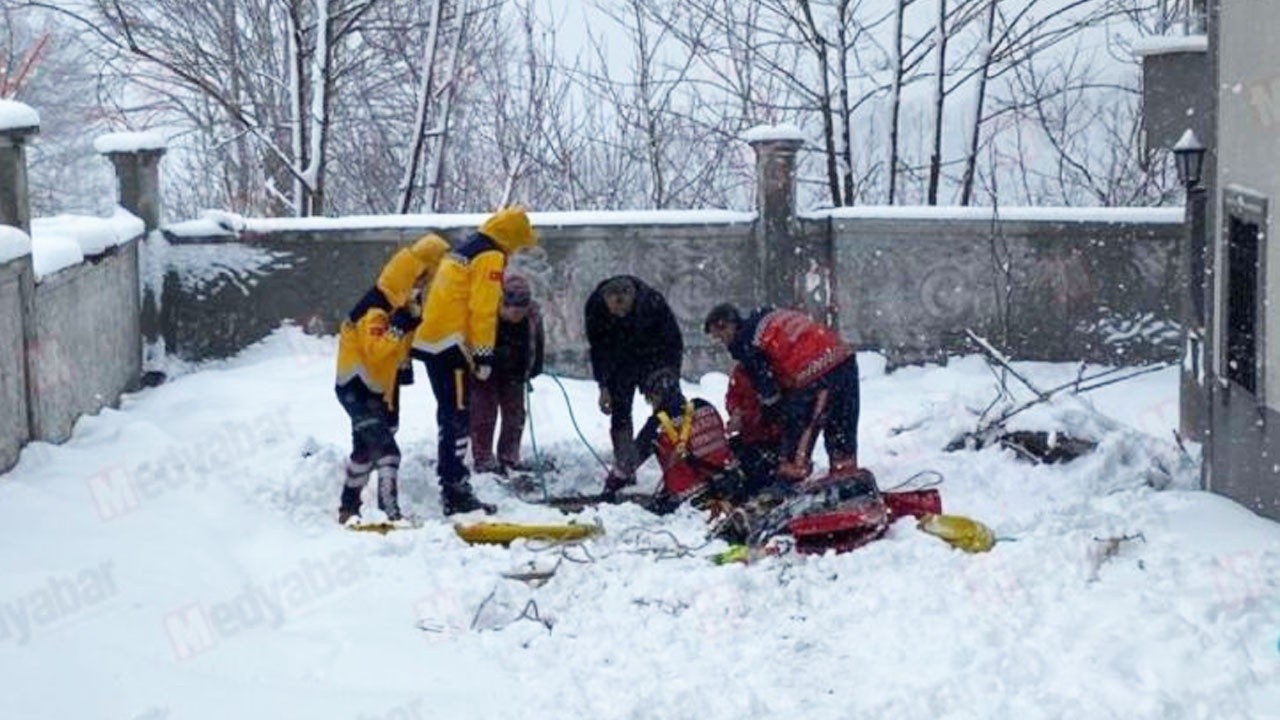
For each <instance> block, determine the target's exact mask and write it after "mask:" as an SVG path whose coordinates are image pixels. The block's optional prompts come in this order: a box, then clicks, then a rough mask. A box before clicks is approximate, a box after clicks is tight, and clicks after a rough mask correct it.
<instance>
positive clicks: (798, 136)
mask: <svg viewBox="0 0 1280 720" xmlns="http://www.w3.org/2000/svg"><path fill="white" fill-rule="evenodd" d="M742 139H743V140H744V141H746V142H749V143H755V142H770V141H774V140H795V141H798V142H804V133H803V132H801V131H800V128H798V127H796V126H795V125H757V126H755V127H753V128H751V129H750V130H748V131H746V132H744V133H742Z"/></svg>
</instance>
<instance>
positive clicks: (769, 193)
mask: <svg viewBox="0 0 1280 720" xmlns="http://www.w3.org/2000/svg"><path fill="white" fill-rule="evenodd" d="M743 139H744V140H746V141H747V142H748V143H750V145H751V149H753V150H755V152H756V203H757V205H758V212H759V213H760V216H759V218H757V220H756V230H755V232H756V242H757V244H758V248H759V251H760V253H759V257H760V259H761V268H760V277H759V278H758V283H759V285H758V288H759V293H758V296H759V297H760V298H761V299H762V300H764V301H765V302H768V303H769V304H772V305H778V306H782V307H792V306H795V305H796V304H797V299H798V298H797V297H796V283H795V280H796V276H797V273H798V272H799V271H800V269H799V268H798V267H797V265H798V262H797V258H796V255H797V249H798V240H799V238H798V235H799V233H798V232H797V221H796V153H797V152H798V151H799V150H800V148H801V147H803V146H804V135H803V134H802V133H801V132H800V129H799V128H797V127H795V126H793V125H761V126H758V127H754V128H752V129H750V130H748V131H747V132H746V134H745V135H743Z"/></svg>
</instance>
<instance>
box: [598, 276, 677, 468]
mask: <svg viewBox="0 0 1280 720" xmlns="http://www.w3.org/2000/svg"><path fill="white" fill-rule="evenodd" d="M586 327H587V344H588V345H589V346H590V348H591V373H592V375H593V376H594V377H595V380H596V384H597V385H598V386H599V387H600V412H602V413H604V414H605V415H608V416H609V436H610V439H611V440H612V441H613V458H614V469H613V471H612V472H611V473H610V475H609V478H608V479H607V480H606V481H605V491H606V492H616V491H617V490H618V489H620V488H622V487H624V486H626V485H630V484H632V483H634V482H635V469H636V447H635V440H634V436H633V434H632V425H631V403H632V401H633V400H634V398H635V393H636V387H637V386H638V385H639V384H640V381H641V380H642V379H644V378H647V377H649V376H650V375H652V374H653V373H654V371H656V370H659V369H667V370H670V371H672V372H674V373H675V374H676V375H677V376H679V374H680V366H681V360H682V359H683V357H684V339H683V338H682V337H681V335H680V326H679V325H678V324H677V323H676V316H675V314H674V313H672V312H671V307H670V306H669V305H667V300H666V298H664V297H663V296H662V293H660V292H658V291H657V290H654V289H653V288H651V287H649V286H648V285H646V284H645V283H644V282H643V281H642V280H640V278H637V277H634V276H632V275H618V276H615V277H611V278H609V279H607V280H605V281H604V282H602V283H600V284H599V285H598V286H596V289H595V290H594V291H593V292H592V293H591V295H590V297H588V298H587V305H586Z"/></svg>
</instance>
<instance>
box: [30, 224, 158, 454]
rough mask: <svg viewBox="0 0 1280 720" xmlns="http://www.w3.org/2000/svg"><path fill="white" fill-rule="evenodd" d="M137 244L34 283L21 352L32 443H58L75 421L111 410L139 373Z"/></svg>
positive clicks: (136, 381) (129, 388) (108, 252)
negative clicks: (30, 324) (30, 330)
mask: <svg viewBox="0 0 1280 720" xmlns="http://www.w3.org/2000/svg"><path fill="white" fill-rule="evenodd" d="M138 288H139V278H138V243H137V242H136V241H133V242H129V243H127V244H125V245H122V246H119V247H116V248H112V249H110V250H108V251H107V252H106V253H103V254H102V255H100V256H98V257H96V258H93V259H92V260H90V261H88V262H85V263H82V264H79V265H74V266H72V267H69V268H66V269H65V270H61V271H59V272H57V273H54V274H53V275H51V276H48V277H45V278H44V279H42V280H41V281H40V282H39V283H38V284H37V285H36V288H35V306H34V310H35V314H34V318H33V321H34V331H35V336H34V338H33V340H32V343H31V345H30V346H29V347H28V348H27V358H28V363H27V366H28V368H30V373H31V375H30V378H29V383H30V392H29V393H28V395H29V398H30V402H31V406H32V410H33V413H32V437H33V438H35V439H38V440H47V441H50V442H62V441H63V440H66V439H67V438H68V437H70V436H71V428H72V426H74V425H75V421H76V419H77V418H78V417H79V416H80V415H82V414H86V413H94V412H97V411H98V410H100V409H102V408H103V407H105V406H108V405H114V404H115V403H116V401H117V400H118V399H119V397H120V393H121V392H124V391H126V390H132V389H135V388H136V387H137V385H138V380H139V378H140V377H141V374H142V341H141V329H140V328H139V324H138V322H139V305H140V299H139V294H138Z"/></svg>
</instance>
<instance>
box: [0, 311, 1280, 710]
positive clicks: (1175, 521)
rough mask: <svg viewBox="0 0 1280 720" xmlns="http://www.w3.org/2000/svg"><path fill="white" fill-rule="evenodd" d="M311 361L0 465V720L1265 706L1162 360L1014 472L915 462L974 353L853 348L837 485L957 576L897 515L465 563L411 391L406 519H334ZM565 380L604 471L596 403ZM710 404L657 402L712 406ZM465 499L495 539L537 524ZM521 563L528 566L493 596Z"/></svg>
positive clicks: (291, 354)
mask: <svg viewBox="0 0 1280 720" xmlns="http://www.w3.org/2000/svg"><path fill="white" fill-rule="evenodd" d="M332 352H333V342H332V340H331V339H317V338H312V337H308V336H305V335H303V334H301V333H300V332H297V331H294V330H285V331H282V332H280V333H277V334H276V335H275V336H273V337H272V338H271V339H270V340H269V341H267V342H266V343H264V344H262V345H260V346H257V347H255V348H252V349H250V350H249V351H246V352H245V353H244V354H243V355H242V356H241V357H240V358H237V359H236V360H234V361H230V362H226V363H219V364H217V365H213V366H208V367H206V368H204V369H202V370H201V371H199V372H195V373H192V374H189V375H185V376H182V377H178V378H176V379H174V380H172V381H171V382H169V383H168V384H166V385H164V386H161V387H159V388H155V389H152V390H147V391H144V392H142V393H139V394H137V395H134V396H130V397H128V398H126V399H125V400H124V402H123V403H122V407H121V409H120V410H106V411H103V412H102V413H101V414H100V415H98V416H95V417H91V418H85V419H83V420H82V421H81V422H80V423H79V424H78V425H77V428H76V432H75V436H74V437H73V439H72V440H71V441H69V442H68V443H67V444H65V445H62V446H58V447H53V446H49V445H44V444H34V445H32V446H31V447H29V448H28V449H27V450H26V451H25V452H24V453H23V456H22V458H21V461H20V462H19V464H18V466H17V467H16V468H15V469H14V470H12V471H11V472H10V473H8V474H7V475H4V476H0V527H3V528H4V533H5V535H6V537H7V539H8V541H7V542H5V543H3V546H2V547H0V566H2V567H4V568H5V572H4V574H3V576H2V578H3V579H0V672H3V674H4V676H5V678H6V683H5V687H6V691H5V692H3V693H0V717H4V718H46V717H47V718H63V717H94V718H142V717H151V718H164V717H172V718H219V719H222V718H226V717H229V716H234V717H245V718H285V717H306V718H360V717H364V718H412V717H418V718H427V717H433V718H434V717H451V718H454V717H495V716H497V713H504V716H507V717H584V718H588V717H589V718H615V717H616V718H651V717H652V718H687V717H700V718H733V719H734V720H739V719H740V718H744V717H805V718H849V717H886V718H888V717H892V718H1063V717H1123V718H1261V717H1268V716H1272V717H1280V651H1278V648H1277V641H1278V640H1280V604H1278V602H1277V597H1278V595H1277V590H1278V589H1280V543H1278V541H1280V528H1278V527H1277V526H1276V525H1275V524H1273V523H1270V522H1267V521H1264V520H1261V519H1258V518H1256V517H1255V516H1253V515H1252V514H1250V513H1249V512H1247V511H1245V510H1244V509H1242V508H1241V507H1239V506H1238V505H1236V504H1234V503H1232V502H1230V501H1227V500H1225V499H1222V498H1218V497H1216V496H1212V495H1209V494H1205V493H1201V492H1195V491H1192V490H1189V489H1187V488H1189V487H1191V486H1193V484H1194V482H1195V480H1194V477H1195V467H1194V462H1193V461H1192V460H1191V458H1190V457H1189V456H1188V455H1187V454H1186V453H1184V451H1182V450H1181V449H1179V448H1178V446H1177V445H1176V444H1175V443H1174V442H1173V436H1172V433H1171V430H1172V428H1173V424H1174V422H1175V420H1176V417H1177V402H1176V386H1177V375H1176V370H1173V369H1169V370H1165V371H1162V372H1159V373H1154V374H1150V375H1144V376H1142V377H1140V378H1137V379H1134V380H1130V381H1128V382H1126V383H1122V384H1118V385H1115V386H1112V387H1109V388H1105V389H1103V390H1100V391H1098V392H1096V393H1092V394H1091V395H1089V396H1088V402H1089V403H1090V404H1091V405H1092V406H1093V407H1094V408H1096V409H1097V410H1100V411H1102V412H1101V413H1098V412H1094V411H1092V410H1090V409H1089V408H1088V407H1086V406H1084V405H1083V404H1081V403H1080V402H1078V401H1074V400H1066V401H1063V402H1060V403H1055V404H1054V405H1053V406H1052V407H1045V408H1038V409H1037V410H1036V411H1034V412H1028V413H1024V414H1023V415H1021V416H1019V419H1018V427H1019V428H1025V429H1038V430H1058V431H1062V432H1069V433H1070V434H1072V435H1074V436H1077V437H1082V438H1086V439H1091V440H1096V441H1098V442H1099V445H1098V448H1097V449H1096V450H1095V451H1094V452H1093V453H1091V454H1089V455H1087V456H1085V457H1082V458H1080V459H1079V460H1076V461H1074V462H1071V463H1069V464H1065V465H1056V466H1031V465H1028V464H1026V463H1024V462H1021V461H1019V460H1017V459H1016V458H1015V457H1014V456H1013V454H1012V453H1010V452H1009V451H1005V450H1000V449H998V448H989V449H985V450H981V451H977V452H974V451H962V452H955V453H946V452H943V451H942V448H943V447H944V446H945V445H946V444H947V443H948V442H949V441H950V440H951V439H953V438H954V437H955V435H956V434H957V433H959V432H962V431H964V430H969V429H972V427H973V425H974V421H975V419H976V417H977V415H976V414H977V413H980V412H981V411H982V409H983V408H985V407H986V406H987V405H988V404H989V403H990V401H991V399H992V397H993V395H994V389H993V386H992V382H991V378H992V376H991V373H990V372H989V371H988V370H987V368H986V367H985V364H984V363H983V362H982V360H981V359H979V358H974V357H969V358H959V359H955V360H953V361H952V362H951V363H949V364H948V365H947V366H946V367H936V366H932V367H925V368H906V369H901V370H898V371H895V372H893V373H889V374H885V373H884V371H883V367H882V364H881V363H879V362H878V358H877V357H876V356H873V355H863V356H861V357H860V362H861V364H862V375H863V384H862V396H863V403H864V410H863V419H862V424H861V435H860V437H861V442H862V446H863V449H862V452H861V459H862V461H863V463H864V464H865V465H867V466H869V467H871V468H872V469H873V470H875V472H876V473H877V475H878V476H879V477H880V480H881V483H882V485H886V486H888V485H892V484H894V483H896V482H900V481H902V480H905V479H906V478H908V477H910V476H911V475H912V474H914V473H917V472H919V471H921V470H934V471H937V472H939V473H941V474H942V475H943V476H945V478H946V480H945V483H944V484H943V485H942V488H941V490H942V494H943V503H944V507H945V508H946V510H948V511H950V512H956V513H962V514H968V515H971V516H973V517H975V518H978V519H980V520H982V521H984V522H986V523H988V524H989V525H991V526H992V527H993V528H994V529H995V530H996V532H997V534H998V535H1000V536H1001V537H1002V538H1005V540H1003V541H1002V542H1000V543H999V544H998V545H997V546H996V548H995V549H994V550H993V551H992V552H991V553H989V554H986V555H978V556H970V555H965V554H962V553H960V552H957V551H954V550H952V549H951V548H949V547H948V546H946V545H945V544H943V543H941V542H940V541H938V540H936V539H935V538H932V537H929V536H927V535H924V534H921V533H919V532H917V531H916V530H915V529H914V526H913V524H912V523H911V522H909V521H901V522H899V523H898V524H896V525H895V526H894V527H893V528H891V530H890V532H889V534H888V536H887V537H886V538H885V539H884V540H882V541H880V542H877V543H873V544H872V545H869V546H867V547H865V548H863V549H861V550H858V551H856V552H853V553H849V554H846V555H840V556H827V557H811V558H797V557H784V558H770V559H766V560H763V561H760V562H758V563H755V564H752V565H749V566H732V567H715V566H712V565H711V564H710V563H709V562H708V561H707V559H706V558H707V556H708V555H710V554H711V553H712V552H713V551H715V550H716V549H718V548H719V547H720V546H719V545H715V544H712V545H705V546H704V545H703V544H704V540H703V534H702V531H703V527H704V524H703V520H702V518H701V517H700V516H699V515H698V514H697V513H696V512H694V511H692V510H685V511H682V512H680V513H678V514H677V515H676V516H674V517H670V518H661V519H660V518H656V517H653V516H650V515H648V514H646V513H645V512H643V511H641V510H639V509H638V508H636V507H634V506H630V505H624V506H616V507H613V506H610V507H603V508H600V509H599V510H598V511H595V512H587V513H584V514H583V515H582V516H580V519H581V520H583V521H595V520H598V521H599V522H601V523H603V525H604V527H605V528H606V531H607V535H606V536H605V537H603V538H601V539H598V540H594V541H591V542H589V543H587V544H586V545H584V546H581V547H571V548H567V549H564V550H556V549H551V548H545V547H539V546H533V545H517V546H515V547H513V548H511V549H503V548H492V547H490V548H484V547H477V548H473V547H468V546H466V545H464V544H463V543H461V541H459V540H458V539H457V538H456V537H455V536H454V534H453V532H452V530H451V528H450V525H449V524H448V523H446V522H444V521H443V520H442V519H441V517H440V509H439V503H438V499H437V493H436V490H435V487H434V480H433V479H432V468H431V461H432V459H433V457H434V455H435V449H434V443H433V442H432V438H433V436H434V431H435V427H434V421H433V419H432V414H433V404H432V402H431V399H430V391H429V389H428V387H427V385H426V383H425V382H423V381H421V380H420V382H419V383H418V384H417V385H415V386H413V387H411V388H408V389H407V392H406V396H405V397H406V403H407V405H408V407H407V408H406V412H405V416H404V421H403V423H402V428H401V431H400V438H401V440H402V444H403V446H404V447H405V450H406V457H407V460H406V463H405V468H404V472H403V480H402V482H403V483H404V487H403V499H402V505H404V506H405V507H406V509H407V510H408V511H410V512H413V513H415V514H418V515H420V516H422V517H423V518H425V519H426V524H425V526H424V527H423V528H421V529H419V530H412V531H405V532H399V533H393V534H391V535H388V536H386V537H381V536H377V535H366V534H357V533H351V532H348V531H345V530H343V529H340V528H338V527H336V526H335V525H334V524H333V522H332V520H331V517H332V513H333V510H334V507H335V506H336V501H337V494H338V488H339V478H340V476H341V463H342V458H343V456H344V454H345V452H346V451H347V442H348V438H347V433H348V431H349V427H348V424H347V422H346V418H345V416H344V415H343V414H342V412H341V410H340V409H339V407H338V405H337V403H336V401H335V400H334V399H333V395H332V390H331V383H332V379H331V373H332ZM1019 369H1020V370H1021V371H1022V372H1024V373H1026V374H1027V375H1028V376H1030V377H1031V378H1033V380H1034V381H1036V382H1039V383H1042V384H1043V385H1045V386H1052V385H1055V384H1058V383H1059V382H1065V381H1066V380H1069V379H1070V378H1071V377H1074V376H1075V373H1076V372H1077V368H1075V367H1071V366H1066V365H1047V364H1022V365H1020V366H1019ZM564 386H565V392H566V393H567V394H568V396H569V398H570V399H571V400H572V401H573V404H574V409H575V411H576V413H577V415H576V418H577V421H578V423H579V424H580V425H581V427H582V430H583V432H584V433H585V435H586V437H587V439H588V440H589V441H590V442H591V443H592V444H593V445H594V446H595V448H596V449H597V450H598V451H601V452H603V451H604V450H605V449H607V428H606V425H605V422H604V418H603V417H602V416H600V415H599V414H598V413H597V412H596V411H595V410H594V399H595V392H594V389H593V388H592V387H591V386H590V384H587V383H583V382H578V381H565V383H564ZM724 386H725V378H724V376H723V375H719V374H714V375H709V376H707V377H705V378H703V379H702V382H701V384H700V385H688V386H687V387H686V390H688V391H689V392H691V393H694V394H698V395H702V396H705V397H707V398H709V399H711V400H713V401H715V402H717V403H719V401H720V400H721V398H722V397H723V391H724ZM532 401H533V408H532V414H533V421H534V430H535V432H536V434H537V439H538V441H539V443H540V447H541V448H543V449H545V450H547V451H549V452H551V453H552V454H554V455H555V456H556V457H557V459H558V460H559V461H560V464H561V465H562V466H564V467H565V468H566V471H565V472H564V473H563V475H562V477H559V478H557V479H556V480H554V482H553V487H552V490H554V491H565V490H569V489H579V490H584V491H587V490H595V489H597V488H598V484H599V481H600V477H601V476H602V475H603V471H602V470H601V469H600V467H599V466H598V465H597V464H596V461H595V460H594V459H592V457H591V455H590V454H589V453H588V452H587V451H586V449H585V448H584V447H583V446H582V444H581V442H580V441H579V440H578V439H577V437H576V434H575V432H574V429H573V425H572V424H571V423H570V418H569V414H568V411H567V408H566V404H565V399H564V397H563V396H562V394H561V390H560V388H558V387H557V385H556V384H555V383H554V382H553V381H552V379H550V378H540V379H539V380H538V381H536V382H535V392H534V394H533V397H532ZM637 411H638V412H639V409H638V410H637ZM527 437H528V436H527V435H526V439H527ZM1192 452H1194V449H1192ZM644 479H645V481H647V482H649V483H652V482H654V481H656V475H655V473H654V471H653V470H652V469H650V470H649V472H648V475H646V476H645V478H644ZM1153 486H1156V487H1163V488H1165V489H1164V490H1157V489H1155V488H1154V487H1153ZM477 487H478V489H479V492H480V493H481V495H482V496H484V497H486V498H492V499H496V500H497V501H498V502H499V506H500V517H502V518H504V519H512V520H523V521H537V520H559V519H561V516H559V515H558V514H557V513H555V512H553V511H551V510H549V509H547V508H545V507H539V506H536V505H531V504H527V503H524V502H521V501H520V500H518V499H516V498H515V497H513V496H512V495H511V494H510V493H509V492H508V491H507V489H506V488H504V487H503V486H501V485H500V484H498V483H497V482H496V481H495V479H494V478H492V477H488V476H485V477H480V478H477ZM1139 535H1140V536H1141V537H1140V538H1137V537H1135V539H1133V540H1129V541H1124V542H1121V543H1118V544H1116V545H1114V546H1109V545H1107V544H1106V543H1102V542H1098V540H1096V539H1104V540H1105V539H1107V538H1117V537H1121V536H1139ZM1112 550H1114V551H1115V552H1112ZM531 568H532V569H539V570H550V569H552V568H554V569H555V573H554V576H553V577H551V579H550V580H549V581H548V582H546V584H544V585H542V586H541V587H530V586H529V585H526V584H525V583H523V582H520V581H516V580H511V579H506V578H504V577H502V573H507V572H512V571H522V570H529V569H531Z"/></svg>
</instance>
